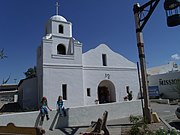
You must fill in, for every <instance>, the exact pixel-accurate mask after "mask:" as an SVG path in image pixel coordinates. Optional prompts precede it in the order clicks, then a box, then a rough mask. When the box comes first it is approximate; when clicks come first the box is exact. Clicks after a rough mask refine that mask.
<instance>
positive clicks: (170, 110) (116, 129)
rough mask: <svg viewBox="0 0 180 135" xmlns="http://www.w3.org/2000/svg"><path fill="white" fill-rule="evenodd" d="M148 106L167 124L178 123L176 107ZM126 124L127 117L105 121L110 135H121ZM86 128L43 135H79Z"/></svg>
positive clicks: (68, 129) (167, 105)
mask: <svg viewBox="0 0 180 135" xmlns="http://www.w3.org/2000/svg"><path fill="white" fill-rule="evenodd" d="M150 105H151V108H152V111H153V112H156V113H157V114H158V116H159V117H160V118H162V119H164V120H165V121H166V122H167V123H171V122H174V121H179V120H178V118H177V117H176V116H175V110H176V108H177V107H178V105H169V104H159V103H155V102H151V103H150ZM90 122H91V120H90ZM128 124H130V122H129V117H127V118H121V119H115V120H111V121H107V125H108V130H109V132H110V134H111V135H121V127H122V125H123V126H125V125H128ZM179 124H180V122H179ZM87 128H88V127H69V128H62V129H54V130H53V131H51V130H48V131H46V133H45V135H79V133H81V132H84V131H86V129H87Z"/></svg>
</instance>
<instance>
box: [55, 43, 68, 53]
mask: <svg viewBox="0 0 180 135" xmlns="http://www.w3.org/2000/svg"><path fill="white" fill-rule="evenodd" d="M57 53H58V54H62V55H65V54H66V47H65V46H64V45H63V44H59V45H58V46H57Z"/></svg>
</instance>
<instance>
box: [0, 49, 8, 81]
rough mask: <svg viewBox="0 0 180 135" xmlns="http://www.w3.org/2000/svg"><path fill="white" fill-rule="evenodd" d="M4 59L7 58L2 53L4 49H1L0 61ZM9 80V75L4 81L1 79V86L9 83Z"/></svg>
mask: <svg viewBox="0 0 180 135" xmlns="http://www.w3.org/2000/svg"><path fill="white" fill-rule="evenodd" d="M4 58H7V56H6V55H5V53H4V49H1V50H0V60H2V59H4ZM9 79H10V75H9V77H8V78H7V79H5V80H4V79H3V81H2V84H6V83H7V82H8V81H9Z"/></svg>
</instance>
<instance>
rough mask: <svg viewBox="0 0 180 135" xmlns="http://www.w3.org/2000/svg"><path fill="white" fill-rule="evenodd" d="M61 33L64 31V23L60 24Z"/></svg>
mask: <svg viewBox="0 0 180 135" xmlns="http://www.w3.org/2000/svg"><path fill="white" fill-rule="evenodd" d="M59 33H62V34H63V33H64V27H63V25H61V24H60V25H59Z"/></svg>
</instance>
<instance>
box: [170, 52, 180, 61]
mask: <svg viewBox="0 0 180 135" xmlns="http://www.w3.org/2000/svg"><path fill="white" fill-rule="evenodd" d="M171 58H172V59H173V60H180V56H179V54H177V53H176V54H173V55H171Z"/></svg>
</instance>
